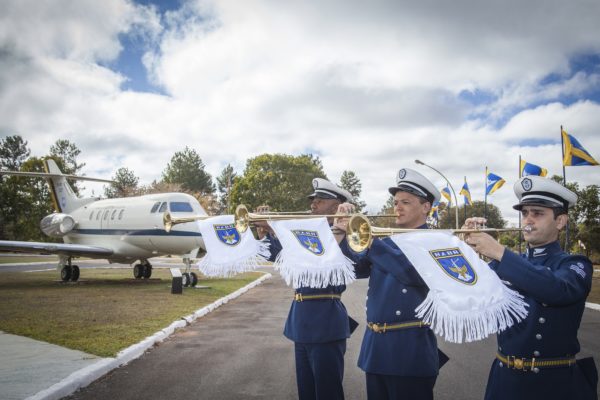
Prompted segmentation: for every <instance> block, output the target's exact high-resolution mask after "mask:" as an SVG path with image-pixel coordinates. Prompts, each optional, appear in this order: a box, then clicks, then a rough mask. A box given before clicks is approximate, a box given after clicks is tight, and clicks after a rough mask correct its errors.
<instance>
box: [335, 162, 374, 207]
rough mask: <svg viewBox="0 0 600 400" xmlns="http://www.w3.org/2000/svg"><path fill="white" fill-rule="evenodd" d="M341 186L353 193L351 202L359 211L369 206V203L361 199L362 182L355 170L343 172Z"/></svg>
mask: <svg viewBox="0 0 600 400" xmlns="http://www.w3.org/2000/svg"><path fill="white" fill-rule="evenodd" d="M339 186H340V187H342V188H344V189H346V190H347V191H349V192H350V194H352V197H353V199H352V200H351V201H350V203H352V204H354V206H355V207H356V211H357V212H361V211H362V210H363V209H364V208H365V207H366V206H367V203H365V202H364V201H362V200H361V199H360V194H361V192H362V183H360V179H358V177H357V176H356V174H355V173H354V172H353V171H348V170H346V171H344V172H342V176H341V177H340V183H339Z"/></svg>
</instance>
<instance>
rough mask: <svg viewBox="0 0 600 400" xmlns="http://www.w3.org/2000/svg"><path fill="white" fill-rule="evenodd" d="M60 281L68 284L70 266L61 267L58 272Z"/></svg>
mask: <svg viewBox="0 0 600 400" xmlns="http://www.w3.org/2000/svg"><path fill="white" fill-rule="evenodd" d="M60 279H62V280H63V282H68V281H69V279H71V266H70V265H65V266H63V267H62V269H61V270H60Z"/></svg>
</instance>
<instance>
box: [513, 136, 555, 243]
mask: <svg viewBox="0 0 600 400" xmlns="http://www.w3.org/2000/svg"><path fill="white" fill-rule="evenodd" d="M561 136H562V135H561ZM521 162H522V161H521V155H520V154H519V179H521V178H522V177H523V172H522V171H521ZM522 247H523V235H522V234H521V212H520V211H519V254H521V252H522V250H521V249H522Z"/></svg>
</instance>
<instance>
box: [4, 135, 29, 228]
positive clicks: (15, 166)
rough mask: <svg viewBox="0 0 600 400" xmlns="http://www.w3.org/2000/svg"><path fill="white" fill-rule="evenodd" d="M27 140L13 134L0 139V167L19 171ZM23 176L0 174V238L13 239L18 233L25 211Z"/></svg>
mask: <svg viewBox="0 0 600 400" xmlns="http://www.w3.org/2000/svg"><path fill="white" fill-rule="evenodd" d="M30 153H31V152H30V150H29V148H28V147H27V141H25V140H23V138H22V137H21V136H18V135H13V136H7V137H5V138H2V139H0V169H1V170H6V171H19V170H21V166H22V165H23V163H24V162H25V161H26V160H27V158H28V157H29V154H30ZM22 183H23V178H21V177H18V176H10V175H0V238H2V239H9V240H14V239H15V238H17V236H16V235H17V234H19V233H20V232H19V229H20V227H21V225H20V222H22V220H23V215H24V213H25V212H26V209H27V208H26V207H24V204H23V202H24V196H25V195H24V193H23V192H22Z"/></svg>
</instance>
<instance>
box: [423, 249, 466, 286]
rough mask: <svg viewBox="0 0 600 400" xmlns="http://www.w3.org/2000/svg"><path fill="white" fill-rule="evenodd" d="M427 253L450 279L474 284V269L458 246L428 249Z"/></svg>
mask: <svg viewBox="0 0 600 400" xmlns="http://www.w3.org/2000/svg"><path fill="white" fill-rule="evenodd" d="M429 254H431V257H433V259H434V260H435V261H436V262H437V264H438V265H439V266H440V267H441V268H442V269H443V270H444V272H445V273H446V275H448V276H449V277H451V278H452V279H454V280H456V281H458V282H460V283H464V284H465V285H474V284H475V283H476V282H477V274H476V273H475V270H474V269H473V267H471V264H469V262H468V261H467V259H466V258H465V256H464V254H463V253H462V251H461V250H460V249H459V248H458V247H454V248H450V249H440V250H430V251H429Z"/></svg>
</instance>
